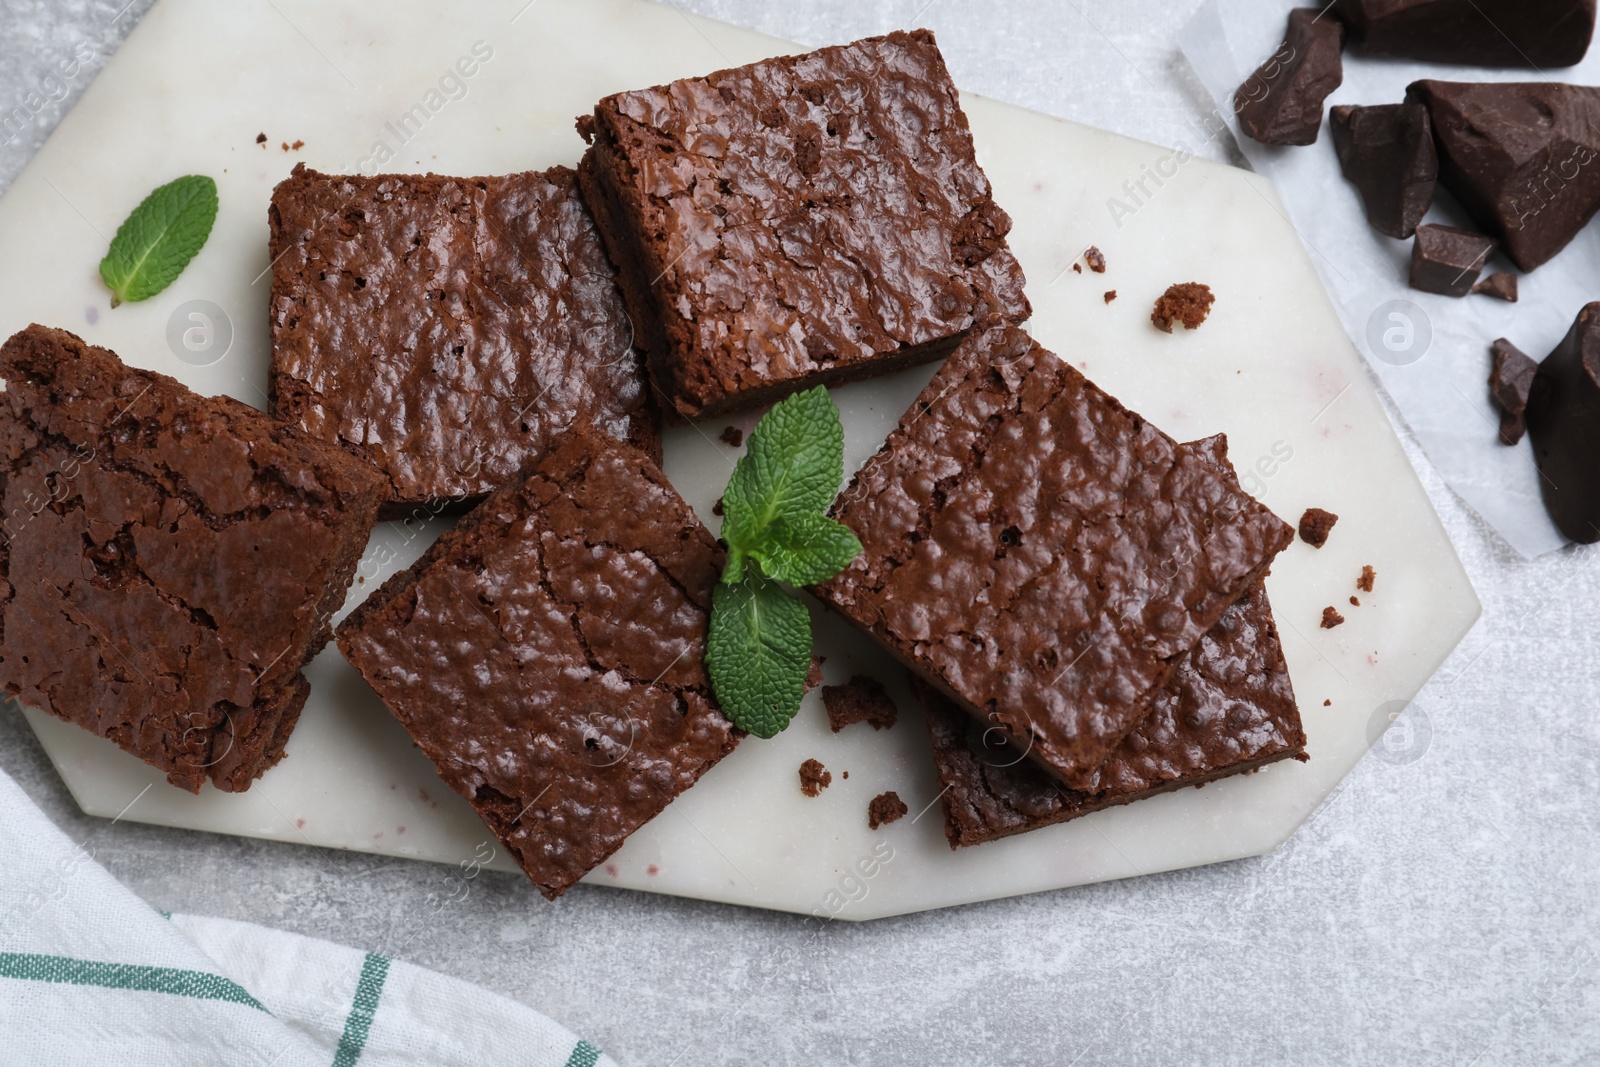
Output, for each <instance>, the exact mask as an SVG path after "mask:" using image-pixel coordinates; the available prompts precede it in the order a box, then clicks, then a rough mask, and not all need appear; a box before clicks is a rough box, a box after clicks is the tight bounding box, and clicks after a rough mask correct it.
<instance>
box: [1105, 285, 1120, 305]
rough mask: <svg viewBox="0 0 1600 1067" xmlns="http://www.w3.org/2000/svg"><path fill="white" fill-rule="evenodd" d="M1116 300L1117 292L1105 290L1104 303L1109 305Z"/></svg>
mask: <svg viewBox="0 0 1600 1067" xmlns="http://www.w3.org/2000/svg"><path fill="white" fill-rule="evenodd" d="M1116 298H1117V291H1116V290H1115V289H1107V290H1106V303H1108V304H1109V303H1111V301H1113V300H1115V299H1116Z"/></svg>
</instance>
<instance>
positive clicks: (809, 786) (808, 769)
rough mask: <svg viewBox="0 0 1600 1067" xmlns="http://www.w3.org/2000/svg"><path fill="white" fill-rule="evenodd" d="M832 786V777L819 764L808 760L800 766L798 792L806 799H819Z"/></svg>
mask: <svg viewBox="0 0 1600 1067" xmlns="http://www.w3.org/2000/svg"><path fill="white" fill-rule="evenodd" d="M832 784H833V775H832V774H829V773H828V771H827V769H826V768H825V767H823V766H822V764H821V763H819V762H818V761H816V760H814V759H808V760H806V761H805V762H804V763H802V764H800V792H802V793H804V794H805V795H806V796H808V797H819V796H821V795H822V791H823V790H824V789H826V788H828V786H830V785H832Z"/></svg>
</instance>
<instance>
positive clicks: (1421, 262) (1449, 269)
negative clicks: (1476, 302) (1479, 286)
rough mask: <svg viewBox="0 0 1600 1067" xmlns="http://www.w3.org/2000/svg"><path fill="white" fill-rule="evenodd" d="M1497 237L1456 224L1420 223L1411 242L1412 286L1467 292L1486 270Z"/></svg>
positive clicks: (1427, 290) (1443, 292)
mask: <svg viewBox="0 0 1600 1067" xmlns="http://www.w3.org/2000/svg"><path fill="white" fill-rule="evenodd" d="M1493 251H1494V241H1492V240H1490V239H1489V238H1487V237H1485V236H1484V235H1483V234H1481V233H1473V232H1472V231H1471V230H1458V229H1456V227H1454V226H1436V225H1433V224H1431V223H1430V224H1429V225H1426V226H1418V227H1417V239H1416V243H1415V244H1413V245H1412V246H1411V288H1413V289H1420V290H1421V291H1423V292H1424V293H1438V294H1439V295H1440V296H1466V295H1467V294H1468V293H1470V292H1472V286H1473V285H1474V284H1475V283H1476V282H1477V280H1478V275H1479V274H1480V273H1481V272H1482V271H1483V265H1484V263H1485V262H1486V261H1487V260H1488V259H1489V253H1490V252H1493Z"/></svg>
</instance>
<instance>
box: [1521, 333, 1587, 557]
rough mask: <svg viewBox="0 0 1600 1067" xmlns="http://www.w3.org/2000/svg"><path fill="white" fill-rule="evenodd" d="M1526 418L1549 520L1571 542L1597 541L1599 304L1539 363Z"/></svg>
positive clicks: (1530, 393) (1529, 395) (1585, 542)
mask: <svg viewBox="0 0 1600 1067" xmlns="http://www.w3.org/2000/svg"><path fill="white" fill-rule="evenodd" d="M1525 417H1526V419H1527V420H1528V434H1529V435H1530V436H1531V437H1532V438H1533V454H1534V458H1535V459H1537V460H1538V462H1539V473H1540V474H1542V475H1544V477H1542V478H1540V479H1539V485H1540V488H1541V489H1542V490H1543V492H1544V506H1545V508H1546V509H1547V510H1548V511H1549V512H1550V517H1551V518H1552V519H1554V520H1555V523H1556V526H1557V527H1559V528H1560V530H1561V532H1562V533H1564V534H1566V535H1567V536H1568V537H1570V538H1572V539H1573V540H1574V541H1577V542H1580V543H1581V544H1592V543H1593V542H1595V541H1600V303H1595V304H1588V305H1585V307H1584V309H1583V310H1582V311H1580V312H1578V317H1577V319H1576V320H1575V321H1574V322H1573V324H1572V329H1571V330H1569V331H1568V332H1567V336H1566V337H1565V338H1564V339H1563V340H1562V341H1561V343H1560V344H1559V345H1557V346H1556V348H1555V351H1553V352H1551V353H1550V354H1549V355H1548V356H1546V357H1545V358H1544V362H1542V363H1540V364H1539V372H1538V374H1537V375H1535V376H1534V379H1533V388H1532V390H1531V391H1530V392H1529V394H1528V408H1527V412H1526V414H1525Z"/></svg>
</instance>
